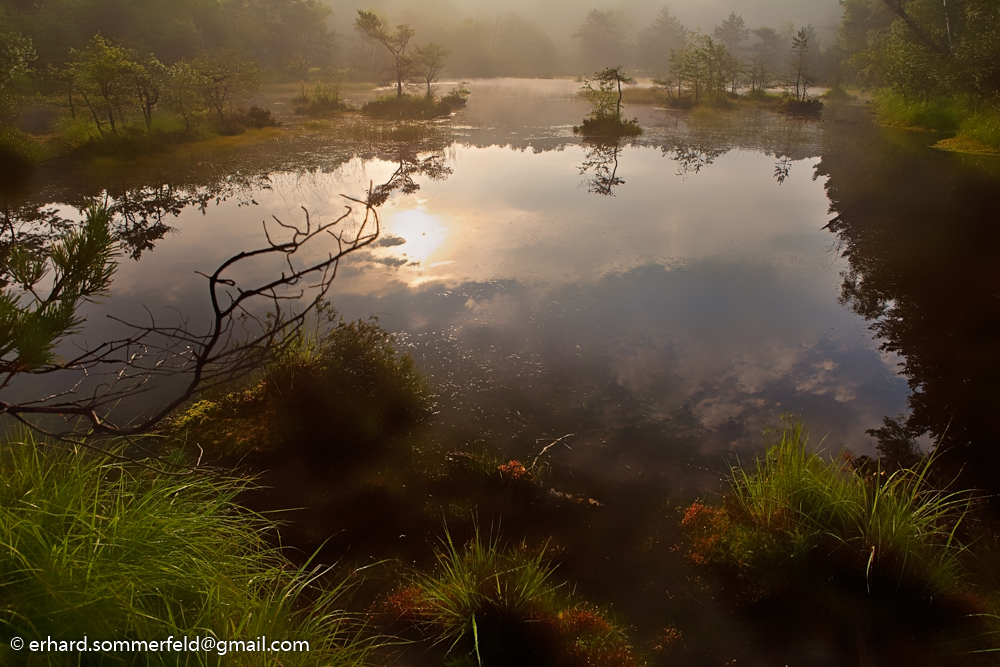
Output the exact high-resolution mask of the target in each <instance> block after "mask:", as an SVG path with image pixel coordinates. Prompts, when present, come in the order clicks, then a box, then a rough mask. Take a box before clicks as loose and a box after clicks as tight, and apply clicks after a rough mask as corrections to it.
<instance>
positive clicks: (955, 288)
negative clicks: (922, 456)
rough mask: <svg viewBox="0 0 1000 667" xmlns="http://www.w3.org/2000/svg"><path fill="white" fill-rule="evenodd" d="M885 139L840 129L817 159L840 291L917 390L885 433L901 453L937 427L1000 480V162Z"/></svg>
mask: <svg viewBox="0 0 1000 667" xmlns="http://www.w3.org/2000/svg"><path fill="white" fill-rule="evenodd" d="M876 139H877V137H875V136H873V132H872V131H869V132H868V133H867V134H860V135H848V134H846V133H843V132H836V133H832V134H831V138H830V149H829V150H828V151H826V152H825V154H824V156H823V160H822V162H821V164H820V166H819V169H818V173H819V174H821V175H824V176H827V177H828V178H829V180H828V182H827V191H828V194H829V197H830V201H831V210H832V211H833V212H834V213H835V214H836V217H835V218H834V220H833V221H832V222H831V223H830V224H829V227H828V229H829V230H830V232H832V233H833V234H836V237H837V239H838V241H839V243H840V244H841V253H842V254H843V256H844V257H845V258H846V259H847V261H848V267H847V269H846V270H845V271H844V272H843V273H842V285H841V301H842V302H843V303H844V304H845V305H847V306H848V307H849V308H850V309H851V310H852V311H853V312H856V313H858V314H859V315H861V316H863V317H864V318H865V319H866V320H868V321H869V323H870V325H869V326H870V328H871V330H872V332H873V333H874V334H875V335H876V336H877V337H878V338H879V339H880V341H881V347H882V350H883V351H884V352H885V353H886V354H889V355H893V356H894V357H895V358H896V359H898V360H899V363H900V364H901V368H902V371H903V373H904V374H905V376H906V377H907V380H908V382H909V386H910V389H911V391H912V393H911V395H910V397H909V400H908V408H909V411H908V414H906V415H904V416H903V417H902V419H901V420H898V421H893V420H891V419H890V420H888V421H887V422H886V423H885V424H884V426H883V428H881V429H880V430H878V431H877V432H875V433H874V435H876V437H878V439H879V447H880V449H881V450H883V451H884V452H886V453H891V452H894V451H899V450H900V439H902V440H903V441H906V440H912V438H913V437H915V436H916V435H918V434H928V435H929V436H930V437H931V438H933V440H934V441H939V442H941V443H942V445H943V447H942V449H943V451H944V456H945V458H946V459H947V460H951V461H952V462H953V463H954V464H955V466H956V469H961V470H962V471H963V473H962V474H963V476H964V477H965V479H966V481H967V482H968V483H970V484H974V485H976V486H979V487H980V488H986V489H990V490H992V491H994V492H996V491H1000V482H998V478H997V475H996V470H997V469H998V467H1000V447H998V446H997V442H1000V422H998V421H997V419H996V414H997V406H998V405H1000V384H998V383H997V381H996V378H997V375H998V374H1000V345H998V334H997V332H998V330H1000V259H998V257H1000V256H998V254H997V252H996V249H997V248H998V247H1000V225H998V224H997V223H998V221H1000V220H998V216H997V208H996V202H997V200H998V199H1000V167H998V165H997V163H996V161H995V160H990V159H978V158H963V157H957V156H952V155H948V154H941V153H935V152H933V151H929V150H927V149H926V147H925V146H924V145H922V143H923V142H921V141H920V140H919V139H914V138H912V137H906V136H903V135H900V136H896V137H895V140H894V141H890V142H882V143H881V147H880V149H879V150H877V151H876V150H873V149H872V146H873V143H874V141H875V140H876ZM896 355H898V356H896ZM895 414H896V413H889V414H888V415H887V416H888V417H894V416H895Z"/></svg>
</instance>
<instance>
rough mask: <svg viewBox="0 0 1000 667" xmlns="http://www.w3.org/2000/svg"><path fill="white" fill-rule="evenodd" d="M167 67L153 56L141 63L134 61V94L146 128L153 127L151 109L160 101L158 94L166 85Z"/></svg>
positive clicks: (150, 128)
mask: <svg viewBox="0 0 1000 667" xmlns="http://www.w3.org/2000/svg"><path fill="white" fill-rule="evenodd" d="M168 74H169V72H168V70H167V68H166V67H165V66H164V65H163V63H161V62H160V61H159V60H157V59H156V58H155V57H153V56H149V57H148V58H146V60H145V61H144V62H142V63H136V66H135V67H134V68H133V70H132V81H133V82H134V83H135V95H136V98H137V99H138V102H139V110H140V111H141V112H142V118H143V120H144V121H146V130H147V131H149V130H152V129H153V109H155V108H156V105H157V104H158V103H159V102H160V95H161V94H162V92H163V88H164V86H165V85H166V82H167V77H168Z"/></svg>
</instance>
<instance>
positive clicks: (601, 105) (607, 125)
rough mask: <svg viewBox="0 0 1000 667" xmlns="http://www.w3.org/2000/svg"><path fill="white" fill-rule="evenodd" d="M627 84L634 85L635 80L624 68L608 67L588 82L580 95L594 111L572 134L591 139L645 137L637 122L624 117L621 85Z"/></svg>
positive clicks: (596, 73)
mask: <svg viewBox="0 0 1000 667" xmlns="http://www.w3.org/2000/svg"><path fill="white" fill-rule="evenodd" d="M627 83H632V78H631V77H630V76H629V75H628V74H626V73H625V71H624V70H623V69H622V68H621V67H609V68H607V69H605V70H602V71H600V72H595V73H594V75H593V76H591V77H590V78H588V79H586V81H585V82H584V85H583V88H582V89H581V90H580V94H581V95H583V97H584V98H586V99H587V101H589V102H590V104H591V107H592V110H591V112H590V114H589V115H588V116H587V118H585V119H584V120H583V124H582V125H578V126H575V127H574V128H573V132H575V133H577V134H583V135H585V136H588V137H597V136H599V137H634V136H638V135H640V134H642V128H641V127H639V124H638V122H636V121H635V120H627V119H625V118H624V117H622V97H623V91H622V84H627ZM595 84H596V86H595Z"/></svg>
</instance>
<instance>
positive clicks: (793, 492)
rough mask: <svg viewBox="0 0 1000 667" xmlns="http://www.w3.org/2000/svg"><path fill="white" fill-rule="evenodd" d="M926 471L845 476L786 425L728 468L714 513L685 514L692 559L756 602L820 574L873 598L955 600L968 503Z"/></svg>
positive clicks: (929, 461)
mask: <svg viewBox="0 0 1000 667" xmlns="http://www.w3.org/2000/svg"><path fill="white" fill-rule="evenodd" d="M932 465H933V457H927V458H925V459H924V460H923V461H921V462H920V463H919V464H918V465H916V466H914V467H912V468H903V469H899V470H895V471H889V470H884V469H881V468H876V469H875V470H874V471H872V474H867V473H865V472H864V470H863V469H862V470H859V472H854V471H852V470H850V469H848V470H845V469H844V468H842V467H841V466H838V465H836V464H834V463H831V462H829V461H826V460H824V459H823V458H821V457H820V456H819V455H818V454H816V453H814V452H812V451H810V450H809V449H808V447H807V445H806V440H805V436H804V434H803V430H802V426H801V425H800V424H797V425H786V427H785V429H784V431H783V432H782V437H781V441H780V442H779V443H778V444H777V445H775V446H773V447H772V448H771V449H770V450H768V453H767V455H766V456H765V457H763V458H759V459H758V460H757V462H756V464H755V465H754V466H753V467H752V468H748V467H746V466H738V467H736V468H733V470H732V473H731V482H730V484H731V490H730V493H729V495H728V496H727V497H726V502H725V503H724V505H723V506H722V507H720V508H710V507H706V506H704V505H701V504H700V503H696V504H695V505H693V506H692V507H691V508H689V509H688V511H687V513H686V515H685V517H684V521H683V524H684V527H685V529H686V530H687V532H688V535H689V536H690V537H691V539H692V543H693V545H694V549H693V551H692V554H691V555H692V558H693V559H694V560H695V561H697V562H702V563H716V564H719V565H722V566H724V567H726V568H730V569H732V571H734V572H736V573H737V574H738V575H739V577H740V580H741V581H742V582H743V584H744V586H745V587H746V589H747V590H748V592H749V593H750V594H751V595H752V596H755V597H756V596H760V595H768V594H774V593H780V592H786V593H787V592H789V591H790V590H792V589H794V587H795V586H801V585H803V584H802V582H803V581H804V580H810V579H812V580H813V582H814V583H821V582H823V581H825V580H826V578H827V577H831V578H833V577H838V578H841V579H843V578H846V580H847V583H846V586H847V587H848V588H850V587H851V586H863V587H865V588H866V589H867V590H868V591H869V592H870V593H875V592H877V593H879V594H882V595H897V594H901V591H907V592H908V595H911V596H914V598H915V599H924V600H926V599H928V598H930V599H941V598H944V597H946V596H949V595H954V594H956V593H958V592H959V591H960V588H961V585H962V582H963V572H964V570H963V565H962V557H963V554H964V552H965V550H966V547H965V546H964V545H963V544H962V543H961V542H960V541H959V540H958V539H957V537H956V535H957V532H958V529H959V526H960V524H961V523H962V521H963V519H964V518H965V516H966V514H967V513H968V511H969V507H970V504H971V502H972V497H971V494H970V493H969V492H961V491H960V492H953V491H947V490H941V489H938V488H935V486H934V485H933V484H932V482H931V480H930V471H931V468H932Z"/></svg>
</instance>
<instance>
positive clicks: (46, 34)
mask: <svg viewBox="0 0 1000 667" xmlns="http://www.w3.org/2000/svg"><path fill="white" fill-rule="evenodd" d="M330 13H331V11H330V9H329V8H328V7H326V6H325V5H323V4H322V3H320V2H316V0H143V1H142V2H115V1H113V0H0V32H2V33H18V34H20V35H22V36H24V37H26V38H28V39H30V40H31V42H32V44H33V46H34V49H35V52H36V53H37V56H38V61H37V63H36V69H37V68H38V65H42V66H43V67H44V66H46V65H54V66H62V65H64V64H65V63H67V62H68V61H69V60H71V59H72V56H71V51H72V50H74V49H75V50H77V51H79V50H82V49H83V48H85V47H86V46H87V45H88V44H89V43H90V41H91V39H92V38H93V37H94V35H98V34H99V35H100V36H101V37H103V38H105V39H107V40H110V41H111V42H113V43H114V44H116V45H118V46H123V47H126V48H128V49H131V50H132V51H134V52H136V53H137V54H139V55H140V57H144V56H147V55H152V56H155V57H156V58H157V59H158V60H159V61H161V62H163V63H165V64H167V65H172V64H174V63H176V62H178V61H180V60H192V59H194V58H197V57H199V56H202V55H205V54H206V53H212V52H214V51H217V50H218V49H230V50H236V51H241V52H243V53H244V54H246V55H247V56H248V57H250V58H252V59H254V60H256V61H258V62H259V63H260V66H261V68H262V69H263V70H264V71H265V72H268V73H270V74H271V75H278V76H282V75H285V74H296V73H299V72H301V71H303V70H308V68H310V67H321V66H324V65H332V64H333V63H334V60H335V56H336V51H337V41H336V36H335V34H334V33H333V31H331V30H330V29H329V27H328V25H327V22H328V18H329V16H330Z"/></svg>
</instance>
